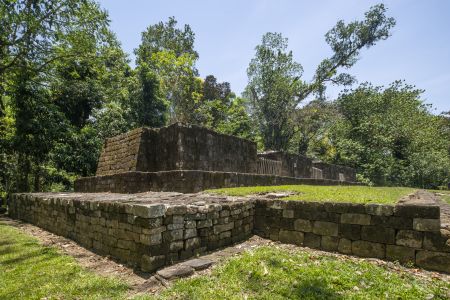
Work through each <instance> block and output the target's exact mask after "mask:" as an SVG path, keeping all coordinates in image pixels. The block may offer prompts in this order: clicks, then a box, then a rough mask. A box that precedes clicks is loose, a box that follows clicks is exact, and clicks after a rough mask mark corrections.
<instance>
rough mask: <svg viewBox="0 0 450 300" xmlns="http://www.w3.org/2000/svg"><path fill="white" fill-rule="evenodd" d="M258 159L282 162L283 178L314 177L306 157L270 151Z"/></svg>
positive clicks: (260, 155)
mask: <svg viewBox="0 0 450 300" xmlns="http://www.w3.org/2000/svg"><path fill="white" fill-rule="evenodd" d="M258 157H260V158H267V159H272V160H278V161H281V176H286V177H296V178H311V177H312V173H311V171H312V170H311V168H312V160H311V159H309V158H308V157H306V156H303V155H298V154H291V153H286V152H282V151H270V152H265V153H258ZM324 178H327V177H324ZM327 179H331V178H327ZM349 181H350V180H349ZM353 181H355V180H353Z"/></svg>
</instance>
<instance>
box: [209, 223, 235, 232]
mask: <svg viewBox="0 0 450 300" xmlns="http://www.w3.org/2000/svg"><path fill="white" fill-rule="evenodd" d="M233 228H234V223H233V222H230V223H226V224H221V225H215V226H214V234H219V233H221V232H224V231H228V230H231V229H233Z"/></svg>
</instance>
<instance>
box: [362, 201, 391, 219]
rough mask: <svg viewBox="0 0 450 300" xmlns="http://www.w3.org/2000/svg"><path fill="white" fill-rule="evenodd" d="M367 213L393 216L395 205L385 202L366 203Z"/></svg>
mask: <svg viewBox="0 0 450 300" xmlns="http://www.w3.org/2000/svg"><path fill="white" fill-rule="evenodd" d="M366 213H368V214H369V215H375V216H391V215H393V214H394V206H392V205H384V204H372V203H369V204H366Z"/></svg>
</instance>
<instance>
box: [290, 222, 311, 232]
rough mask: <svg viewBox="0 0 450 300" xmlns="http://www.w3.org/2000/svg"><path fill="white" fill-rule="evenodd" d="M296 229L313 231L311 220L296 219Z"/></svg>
mask: <svg viewBox="0 0 450 300" xmlns="http://www.w3.org/2000/svg"><path fill="white" fill-rule="evenodd" d="M294 229H295V230H296V231H302V232H311V231H312V225H311V221H309V220H304V219H296V220H295V221H294Z"/></svg>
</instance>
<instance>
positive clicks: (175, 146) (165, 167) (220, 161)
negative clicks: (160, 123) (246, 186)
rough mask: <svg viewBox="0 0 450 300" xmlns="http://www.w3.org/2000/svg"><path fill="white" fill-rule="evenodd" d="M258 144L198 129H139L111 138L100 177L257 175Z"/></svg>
mask: <svg viewBox="0 0 450 300" xmlns="http://www.w3.org/2000/svg"><path fill="white" fill-rule="evenodd" d="M256 159H257V157H256V144H255V143H254V142H252V141H249V140H245V139H241V138H238V137H234V136H230V135H225V134H220V133H217V132H214V131H212V130H209V129H206V128H203V127H200V126H195V125H182V124H178V123H176V124H172V125H170V126H167V127H162V128H138V129H135V130H133V131H131V132H129V133H126V134H122V135H119V136H117V137H113V138H110V139H107V140H106V142H105V144H104V147H103V150H102V154H101V156H100V159H99V164H98V168H97V176H100V175H111V174H116V173H120V172H124V171H142V172H158V171H170V170H204V171H222V172H240V173H255V172H256Z"/></svg>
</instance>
